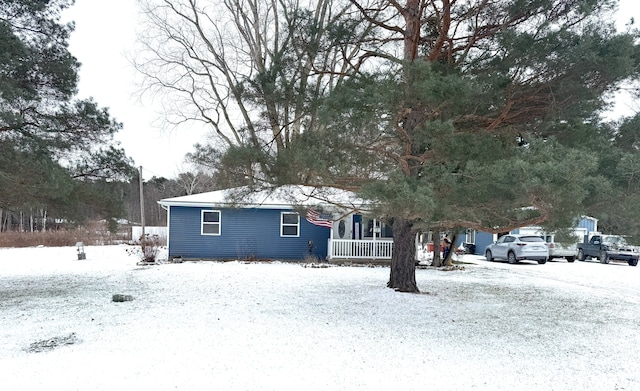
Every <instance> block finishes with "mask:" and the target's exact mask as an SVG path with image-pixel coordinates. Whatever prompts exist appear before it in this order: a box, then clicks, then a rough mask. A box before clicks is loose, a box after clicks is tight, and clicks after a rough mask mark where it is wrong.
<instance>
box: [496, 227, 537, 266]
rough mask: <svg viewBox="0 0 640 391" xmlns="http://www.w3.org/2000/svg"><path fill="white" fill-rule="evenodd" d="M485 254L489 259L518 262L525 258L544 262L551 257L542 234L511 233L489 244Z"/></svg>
mask: <svg viewBox="0 0 640 391" xmlns="http://www.w3.org/2000/svg"><path fill="white" fill-rule="evenodd" d="M484 256H485V257H486V258H487V261H493V260H494V259H496V260H507V261H508V262H509V263H517V262H518V261H521V260H523V259H530V260H532V261H538V263H539V264H543V263H546V262H547V259H549V247H547V243H546V242H545V241H544V239H542V238H541V237H540V236H535V235H513V234H509V235H504V236H501V237H500V238H499V239H498V241H496V242H493V243H492V244H490V245H488V246H487V248H486V249H485V251H484Z"/></svg>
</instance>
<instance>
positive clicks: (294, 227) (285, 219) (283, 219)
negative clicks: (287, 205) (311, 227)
mask: <svg viewBox="0 0 640 391" xmlns="http://www.w3.org/2000/svg"><path fill="white" fill-rule="evenodd" d="M280 236H291V237H298V236H300V215H299V214H297V213H289V212H282V214H280Z"/></svg>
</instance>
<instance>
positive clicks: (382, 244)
mask: <svg viewBox="0 0 640 391" xmlns="http://www.w3.org/2000/svg"><path fill="white" fill-rule="evenodd" d="M391 254H393V240H384V239H377V240H352V239H329V259H332V258H347V259H391Z"/></svg>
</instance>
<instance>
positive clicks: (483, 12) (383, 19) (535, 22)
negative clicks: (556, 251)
mask: <svg viewBox="0 0 640 391" xmlns="http://www.w3.org/2000/svg"><path fill="white" fill-rule="evenodd" d="M151 3H153V2H151ZM224 4H225V7H226V8H225V9H224V10H221V12H220V13H217V14H216V19H215V20H213V19H208V20H207V23H208V22H211V23H212V25H213V26H212V25H208V24H207V25H205V23H202V24H200V25H199V26H198V27H200V28H203V29H205V30H206V31H207V32H209V33H210V34H212V36H214V37H216V39H214V40H210V41H208V42H206V43H209V44H211V45H210V46H208V49H209V51H208V52H207V51H198V52H197V53H196V52H195V51H194V50H193V48H200V47H201V44H202V43H200V42H197V43H196V44H193V43H192V41H191V40H190V39H187V38H189V37H193V36H195V35H197V34H189V33H188V31H192V32H193V31H202V30H198V29H194V30H190V29H193V28H194V26H193V25H194V24H195V23H194V21H195V20H199V19H198V17H204V16H205V15H208V14H207V12H206V11H207V10H206V7H203V8H201V9H195V8H191V9H189V10H188V12H183V13H177V12H173V11H175V10H176V9H177V10H184V9H185V4H184V3H183V2H182V1H181V0H172V1H168V2H164V4H163V5H160V6H157V7H152V6H149V7H148V8H147V13H148V15H149V16H150V18H151V19H152V20H153V21H154V23H155V27H159V28H160V29H157V30H154V31H155V32H158V31H162V29H163V28H164V29H166V28H167V27H168V26H173V25H175V24H179V23H178V22H180V25H181V26H183V27H184V29H183V30H180V31H179V34H178V38H176V35H175V34H174V35H171V36H168V37H167V38H168V40H169V41H170V42H171V44H170V45H167V44H166V42H165V41H157V42H156V44H155V45H152V44H150V45H149V47H151V48H152V53H151V55H152V58H153V60H151V63H153V64H154V65H156V66H157V67H159V66H160V65H158V64H164V65H165V66H169V65H170V66H171V67H172V69H173V70H178V71H179V72H177V73H175V74H173V76H174V77H171V78H167V80H163V79H162V77H163V76H162V75H161V74H160V73H159V72H155V71H154V69H152V68H149V67H147V68H145V69H144V71H145V73H146V74H147V75H152V76H153V77H151V78H150V83H151V86H154V87H158V88H163V89H166V90H171V92H172V93H174V94H178V95H182V96H186V95H188V96H189V97H191V98H192V101H191V103H192V104H193V105H194V106H195V107H198V108H199V109H200V110H201V112H203V113H208V112H209V111H207V110H203V109H204V108H205V106H206V108H209V109H210V110H214V109H213V107H212V106H214V104H212V102H214V103H215V106H216V110H222V111H223V112H224V114H225V115H223V116H221V117H222V118H224V119H225V120H226V124H225V123H224V121H210V120H209V118H210V117H206V116H196V117H195V118H192V119H199V120H205V121H210V123H211V125H212V127H213V129H214V130H215V131H216V132H217V133H218V135H219V136H220V137H219V138H218V140H220V142H219V143H216V144H213V145H210V146H201V147H200V149H199V150H198V151H197V152H196V154H194V157H198V161H199V162H202V163H207V164H209V166H210V167H215V168H216V169H218V170H220V172H224V173H225V174H224V175H226V176H227V178H229V179H232V178H236V180H237V181H238V182H240V183H245V182H247V181H248V182H249V183H254V184H255V183H258V184H261V183H267V184H269V185H274V184H275V185H277V184H287V183H297V184H306V185H316V186H336V187H342V188H347V189H350V190H355V191H358V192H360V193H361V194H362V195H363V196H365V197H367V198H369V199H372V200H377V201H378V210H377V211H376V212H377V216H382V217H383V218H385V219H386V220H387V222H388V223H389V224H391V225H392V226H393V229H394V259H393V260H392V265H391V266H392V267H391V269H392V270H391V278H390V281H389V286H390V287H392V288H394V289H398V290H403V291H417V287H416V286H415V278H412V276H413V274H414V271H415V265H413V262H414V259H413V255H414V253H413V251H412V248H413V241H414V237H415V234H416V233H417V232H418V231H420V230H424V229H433V230H435V231H444V230H450V231H454V232H457V230H459V229H462V228H473V229H478V230H483V231H489V232H503V231H509V230H511V229H514V228H517V227H520V226H524V225H534V224H535V225H542V226H543V227H545V228H546V229H549V230H554V229H561V228H566V227H567V226H570V225H572V224H573V220H574V219H575V218H577V217H579V216H580V215H581V214H585V213H589V214H592V215H594V216H596V217H599V218H601V216H598V213H595V212H596V211H600V210H602V211H603V212H604V213H606V209H601V208H602V204H603V202H604V201H605V200H607V199H608V200H611V199H621V200H622V201H623V202H624V203H625V208H627V209H632V208H634V207H635V209H640V208H637V206H638V205H637V204H636V199H635V197H633V196H631V195H629V194H632V193H629V192H628V190H629V189H630V187H629V186H630V184H632V185H635V172H636V170H635V167H636V166H635V164H636V162H637V161H638V160H637V158H636V157H635V155H636V153H637V152H636V151H637V150H636V148H633V147H630V146H629V145H630V143H634V142H635V141H636V136H634V134H635V133H634V130H633V129H637V127H634V125H632V123H631V122H629V123H625V124H624V125H623V126H622V127H620V128H618V127H617V126H611V125H606V124H603V123H602V120H601V118H600V114H601V113H602V112H603V111H604V110H605V109H607V107H608V106H607V98H608V97H610V95H611V93H613V92H615V91H616V90H617V89H618V88H619V87H620V85H621V83H623V82H625V81H628V80H632V79H634V78H637V76H638V73H637V72H638V69H639V68H638V64H639V60H640V56H638V54H639V53H640V52H639V50H638V45H637V43H636V42H637V41H638V38H639V36H638V33H637V32H636V31H635V30H628V31H627V32H623V33H619V32H617V31H616V30H615V28H614V25H613V20H612V16H613V14H612V11H613V10H614V8H615V5H616V1H615V0H607V1H596V0H544V1H542V0H522V1H490V2H487V1H466V2H453V1H443V2H433V1H427V0H406V1H404V2H402V3H400V2H388V1H386V0H368V1H365V0H363V1H360V0H349V1H346V2H345V1H338V0H336V1H331V0H325V1H320V2H318V4H317V6H316V7H315V8H313V7H308V8H304V6H301V5H300V4H298V3H296V7H298V8H295V7H294V6H293V5H290V7H291V8H288V7H289V6H287V7H285V6H284V5H283V4H280V3H278V4H279V6H278V7H273V8H269V9H268V10H266V9H262V8H261V7H260V6H259V5H258V4H253V5H251V4H247V3H244V2H240V1H233V0H230V1H227V2H225V3H224ZM252 7H254V8H252ZM236 9H239V10H242V12H236V11H235V10H236ZM165 11H166V12H165ZM330 11H333V12H330ZM168 14H172V17H167V16H166V15H168ZM185 15H189V17H185ZM225 15H226V16H227V17H228V19H226V20H225V19H224V18H225ZM238 15H242V16H241V17H240V18H239V17H238ZM257 15H260V16H261V23H257V20H255V18H256V16H257ZM328 15H331V17H328ZM168 21H171V22H172V23H171V24H169V23H167V22H168ZM282 21H286V23H283V22H282ZM354 21H357V22H358V23H354ZM224 22H228V23H225V24H224V26H225V28H233V29H235V30H237V31H238V34H237V36H239V37H241V38H240V40H242V42H241V43H239V42H234V44H235V46H233V47H234V48H235V51H234V53H233V55H231V54H230V51H229V50H228V48H229V47H228V46H227V50H226V51H225V50H222V46H221V45H220V43H221V42H227V41H226V39H225V38H224V37H223V36H222V35H221V34H220V31H221V29H220V28H219V26H222V24H223V23H224ZM263 22H264V23H263ZM258 25H259V26H266V25H268V26H269V27H270V28H271V29H270V30H262V29H261V28H256V29H252V28H251V27H248V26H254V27H255V26H258ZM354 26H357V28H354ZM172 31H173V30H172ZM176 34H177V33H176ZM254 37H260V39H255V40H254ZM212 42H213V44H212ZM241 48H242V49H241ZM185 52H186V53H189V60H184V58H185V57H186V56H184V55H183V53H185ZM194 59H196V60H197V61H198V64H197V66H194V65H193V61H192V60H194ZM221 59H224V61H222V60H221ZM176 64H179V65H176ZM202 64H216V66H215V67H209V68H207V69H203V67H202ZM231 64H233V65H231ZM212 68H213V69H215V70H217V71H220V72H217V73H215V74H212V73H211V72H212V71H211V69H212ZM156 69H166V68H156ZM177 74H180V75H182V74H189V75H190V77H189V78H180V79H181V80H184V81H185V84H180V83H178V82H176V80H178V78H177V77H175V75H177ZM201 76H202V78H200V77H201ZM199 80H201V82H199ZM210 80H217V81H221V80H226V83H225V82H220V83H216V84H215V88H213V86H212V85H206V83H205V81H206V82H209V81H210ZM221 86H224V88H223V87H221ZM199 87H201V88H204V89H207V88H209V91H210V92H215V93H217V94H218V95H217V96H216V97H215V98H213V97H212V96H211V95H209V98H211V99H209V100H207V99H200V98H201V97H199V96H197V95H198V94H200V89H199ZM221 90H224V91H226V92H227V93H224V94H220V91H221ZM194 97H195V98H194ZM230 102H232V103H230ZM247 102H248V103H247ZM231 104H233V105H237V106H236V107H237V108H238V109H239V112H240V113H241V115H240V116H238V115H236V116H235V117H233V116H232V115H230V113H232V111H230V110H228V108H229V107H230V105H231ZM218 113H219V111H218ZM233 118H235V119H237V121H234V120H233ZM625 126H626V127H627V128H626V129H625ZM225 143H226V144H225ZM623 144H624V146H622V145H623ZM623 152H624V153H623ZM207 158H209V160H207ZM625 180H626V182H625ZM625 186H626V187H625ZM623 195H624V197H621V196H623ZM617 217H618V216H617ZM606 220H607V221H608V220H613V219H608V218H607V219H606ZM636 220H637V219H636ZM626 226H627V228H628V229H630V230H631V229H632V227H633V224H626ZM629 232H631V231H629Z"/></svg>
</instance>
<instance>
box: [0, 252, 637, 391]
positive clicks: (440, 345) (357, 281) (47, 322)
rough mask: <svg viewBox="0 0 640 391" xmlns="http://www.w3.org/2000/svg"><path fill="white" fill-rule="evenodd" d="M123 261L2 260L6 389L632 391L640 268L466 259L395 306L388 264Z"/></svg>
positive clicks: (45, 255)
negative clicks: (118, 297)
mask: <svg viewBox="0 0 640 391" xmlns="http://www.w3.org/2000/svg"><path fill="white" fill-rule="evenodd" d="M127 249H131V248H130V247H125V246H104V247H88V248H86V253H87V259H86V260H82V261H80V260H77V256H76V249H75V248H73V247H63V248H27V249H0V379H1V385H0V387H1V388H2V389H3V390H205V389H206V390H213V389H225V390H291V389H299V390H392V389H394V390H639V389H640V373H639V370H640V369H639V365H638V358H639V354H640V336H639V334H638V329H637V326H638V322H639V319H640V305H639V304H640V278H639V277H640V267H630V266H628V265H626V264H614V263H612V264H609V265H602V264H599V263H597V262H575V263H572V264H571V263H567V262H565V261H559V262H548V263H547V264H545V265H538V264H537V263H535V262H522V263H520V264H517V265H509V264H503V263H489V262H486V261H484V260H483V258H480V257H477V256H470V255H467V256H464V261H465V262H469V263H468V264H466V265H465V268H464V270H457V271H442V270H435V269H419V270H417V272H416V278H417V280H418V284H419V286H420V288H421V290H422V291H423V293H422V294H404V293H397V292H394V291H392V290H390V289H388V288H385V284H386V282H387V279H388V275H389V269H388V268H387V267H377V268H369V267H328V268H311V267H303V266H302V265H301V264H287V263H274V264H244V263H239V262H230V263H213V262H199V263H194V262H185V263H182V264H161V265H157V266H138V265H137V262H138V259H137V258H136V257H135V256H131V255H129V254H128V252H127ZM114 294H127V295H132V296H133V297H134V299H133V300H132V301H127V302H113V301H112V296H113V295H114Z"/></svg>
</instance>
